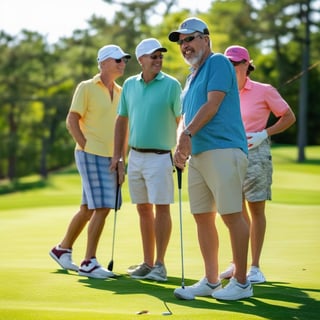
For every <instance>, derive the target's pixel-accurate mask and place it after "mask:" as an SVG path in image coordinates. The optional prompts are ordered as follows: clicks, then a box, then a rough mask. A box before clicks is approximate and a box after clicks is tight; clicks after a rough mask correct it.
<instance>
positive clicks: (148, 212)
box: [113, 38, 181, 281]
mask: <svg viewBox="0 0 320 320" xmlns="http://www.w3.org/2000/svg"><path fill="white" fill-rule="evenodd" d="M164 52H167V49H166V48H163V47H162V46H161V44H160V42H159V41H158V40H156V39H154V38H149V39H145V40H143V41H141V42H140V43H139V44H138V46H137V48H136V57H137V60H138V62H139V64H140V65H141V68H142V72H141V73H140V74H137V75H135V76H132V77H130V78H128V79H127V80H126V81H125V82H124V84H123V91H122V93H121V97H120V102H119V107H118V116H117V120H116V125H115V151H114V157H113V163H114V166H115V165H116V163H117V162H118V160H119V159H120V158H121V155H122V154H123V151H124V150H125V148H126V136H127V134H129V146H130V153H129V158H128V159H129V160H128V181H129V190H130V196H131V200H132V203H135V204H136V205H137V211H138V214H139V218H140V232H141V237H142V245H143V262H142V263H141V264H139V265H135V266H132V267H129V269H128V273H129V274H130V275H131V277H132V278H135V279H150V280H156V281H166V280H167V271H166V268H165V263H164V258H165V253H166V250H167V246H168V243H169V239H170V235H171V215H170V204H171V203H173V198H174V189H173V176H172V173H173V164H172V158H171V149H172V148H173V147H174V146H175V143H176V129H177V123H178V121H179V119H180V94H181V85H180V83H179V82H178V81H177V80H176V79H175V78H173V77H171V76H169V75H168V74H165V73H163V72H162V71H161V69H162V61H163V57H164V56H163V53H164ZM123 178H124V177H123ZM120 179H121V177H120ZM155 248H156V250H155Z"/></svg>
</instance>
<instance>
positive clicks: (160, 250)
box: [154, 205, 172, 264]
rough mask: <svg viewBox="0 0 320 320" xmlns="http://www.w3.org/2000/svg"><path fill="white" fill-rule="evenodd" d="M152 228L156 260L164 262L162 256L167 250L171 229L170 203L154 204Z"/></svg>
mask: <svg viewBox="0 0 320 320" xmlns="http://www.w3.org/2000/svg"><path fill="white" fill-rule="evenodd" d="M154 228H155V238H156V249H157V255H156V262H160V263H161V264H164V257H165V254H166V251H167V247H168V244H169V240H170V236H171V230H172V222H171V215H170V205H156V217H155V225H154Z"/></svg>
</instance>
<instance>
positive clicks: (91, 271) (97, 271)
mask: <svg viewBox="0 0 320 320" xmlns="http://www.w3.org/2000/svg"><path fill="white" fill-rule="evenodd" d="M78 274H79V276H85V277H89V278H96V279H107V278H112V277H114V276H115V275H114V273H113V272H112V271H110V270H108V269H105V268H103V267H102V266H101V265H100V264H99V263H98V261H97V259H96V258H92V259H90V260H85V261H83V262H82V263H81V266H80V269H79V271H78Z"/></svg>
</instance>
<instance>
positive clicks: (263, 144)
mask: <svg viewBox="0 0 320 320" xmlns="http://www.w3.org/2000/svg"><path fill="white" fill-rule="evenodd" d="M224 54H225V56H226V57H227V58H229V60H230V61H231V63H232V64H233V66H234V68H235V71H236V75H237V81H238V87H239V93H240V108H241V116H242V120H243V123H244V126H245V130H246V134H247V139H248V149H249V155H248V159H249V165H248V170H247V175H246V178H245V182H244V187H243V192H244V199H245V200H244V204H243V214H244V215H245V217H246V219H247V221H248V223H249V225H250V244H251V256H252V263H251V268H250V270H249V272H248V274H247V277H248V280H249V281H250V282H251V283H263V282H265V281H266V279H265V276H264V274H263V273H262V272H261V270H260V256H261V251H262V246H263V242H264V236H265V231H266V217H265V202H266V200H271V184H272V157H271V151H270V139H269V137H270V136H272V135H275V134H278V133H280V132H283V131H284V130H286V129H287V128H289V127H290V126H291V125H292V124H293V123H294V122H295V120H296V119H295V115H294V113H293V112H292V110H291V108H290V106H289V105H288V103H287V102H286V101H285V100H284V99H283V98H282V97H281V95H280V94H279V92H278V91H277V90H276V89H275V88H274V87H272V86H271V85H269V84H265V83H261V82H256V81H252V80H251V79H250V78H249V75H250V73H251V72H252V71H254V70H255V66H254V65H253V62H252V60H250V56H249V52H248V50H247V49H246V48H244V47H241V46H238V45H233V46H230V47H229V48H227V49H226V51H225V53H224ZM271 113H272V114H274V115H275V116H276V117H277V121H276V122H275V123H274V124H272V125H270V126H269V127H267V122H268V119H269V116H270V114H271ZM248 213H250V217H249V214H248ZM233 271H234V264H233V263H231V265H230V266H229V267H228V268H227V269H226V270H225V271H224V272H222V273H221V274H220V278H221V279H224V278H230V277H232V275H233Z"/></svg>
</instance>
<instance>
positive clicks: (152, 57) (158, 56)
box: [149, 54, 163, 60]
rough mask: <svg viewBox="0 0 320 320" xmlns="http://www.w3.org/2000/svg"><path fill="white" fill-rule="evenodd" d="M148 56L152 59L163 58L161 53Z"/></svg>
mask: <svg viewBox="0 0 320 320" xmlns="http://www.w3.org/2000/svg"><path fill="white" fill-rule="evenodd" d="M149 58H150V59H152V60H157V59H160V60H162V59H163V54H159V55H156V54H154V55H151V56H149Z"/></svg>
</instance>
